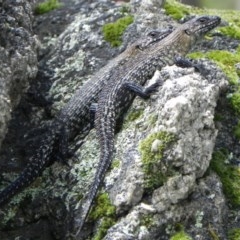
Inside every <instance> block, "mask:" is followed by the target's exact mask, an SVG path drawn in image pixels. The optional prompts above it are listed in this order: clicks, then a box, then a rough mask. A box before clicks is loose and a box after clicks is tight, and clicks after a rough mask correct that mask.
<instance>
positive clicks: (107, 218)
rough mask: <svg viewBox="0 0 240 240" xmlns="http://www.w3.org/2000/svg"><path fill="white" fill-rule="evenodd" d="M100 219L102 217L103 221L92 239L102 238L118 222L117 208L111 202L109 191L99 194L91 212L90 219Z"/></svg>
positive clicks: (98, 239)
mask: <svg viewBox="0 0 240 240" xmlns="http://www.w3.org/2000/svg"><path fill="white" fill-rule="evenodd" d="M99 219H101V222H100V225H99V227H98V231H97V232H96V234H95V235H94V236H93V238H92V240H100V239H102V238H103V237H104V236H105V235H106V233H107V230H108V229H109V228H110V227H111V226H112V225H113V224H114V223H115V222H116V209H115V207H114V206H113V205H112V204H111V202H110V199H109V197H108V195H107V193H101V194H99V195H98V196H97V198H96V200H95V204H94V206H93V208H92V210H91V212H90V214H89V220H90V221H96V220H99Z"/></svg>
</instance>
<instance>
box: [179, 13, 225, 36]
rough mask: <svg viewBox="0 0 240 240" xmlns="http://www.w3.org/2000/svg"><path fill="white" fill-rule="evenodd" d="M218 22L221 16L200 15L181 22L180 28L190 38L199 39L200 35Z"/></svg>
mask: <svg viewBox="0 0 240 240" xmlns="http://www.w3.org/2000/svg"><path fill="white" fill-rule="evenodd" d="M220 22H221V18H220V17H218V16H200V17H196V18H193V19H191V20H190V21H188V22H186V23H185V24H183V25H182V30H183V31H184V33H185V34H187V35H188V36H190V37H191V38H194V39H199V38H200V37H201V36H203V35H204V34H206V33H207V32H209V31H211V30H212V29H213V28H215V27H216V26H217V25H219V24H220Z"/></svg>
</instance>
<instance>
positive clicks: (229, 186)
mask: <svg viewBox="0 0 240 240" xmlns="http://www.w3.org/2000/svg"><path fill="white" fill-rule="evenodd" d="M228 155H229V154H228V152H227V151H226V150H221V151H217V152H215V153H213V157H212V160H211V163H210V167H211V168H212V169H213V170H214V171H215V172H216V173H217V174H218V176H219V177H220V179H221V182H222V184H223V191H224V194H225V195H226V197H227V198H228V200H229V202H230V203H231V204H232V205H233V206H234V207H237V206H240V168H239V167H236V166H232V165H228V164H227V163H226V161H227V159H228Z"/></svg>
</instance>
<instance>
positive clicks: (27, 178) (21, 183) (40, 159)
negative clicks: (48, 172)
mask: <svg viewBox="0 0 240 240" xmlns="http://www.w3.org/2000/svg"><path fill="white" fill-rule="evenodd" d="M55 140H56V134H53V133H52V135H51V136H50V135H49V137H48V138H44V139H42V141H41V143H40V146H41V148H39V149H38V150H37V152H36V153H35V154H34V155H33V156H32V157H31V159H30V162H29V163H28V164H27V166H26V168H25V169H24V170H23V171H22V173H21V174H20V175H19V177H18V178H17V179H16V180H15V181H14V182H12V183H11V184H10V185H9V186H7V187H6V188H5V189H3V190H2V191H1V192H0V207H3V206H4V205H5V204H7V203H8V202H9V201H10V199H11V198H12V197H13V196H15V195H16V194H18V193H19V192H21V191H22V190H23V189H24V188H26V187H28V186H29V185H30V184H31V183H32V182H33V181H34V180H35V179H36V178H37V177H38V176H40V175H41V174H42V172H43V170H44V169H45V168H46V167H47V166H49V165H50V164H51V163H52V162H51V155H52V151H53V146H54V143H55Z"/></svg>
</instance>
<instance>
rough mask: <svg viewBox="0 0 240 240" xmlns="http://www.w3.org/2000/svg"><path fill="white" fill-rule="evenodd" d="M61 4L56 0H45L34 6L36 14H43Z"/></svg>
mask: <svg viewBox="0 0 240 240" xmlns="http://www.w3.org/2000/svg"><path fill="white" fill-rule="evenodd" d="M61 6H62V4H61V3H60V2H59V1H58V0H47V1H45V2H42V3H39V4H38V5H37V6H36V8H35V13H36V14H44V13H47V12H50V11H52V10H54V9H56V8H59V7H61Z"/></svg>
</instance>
